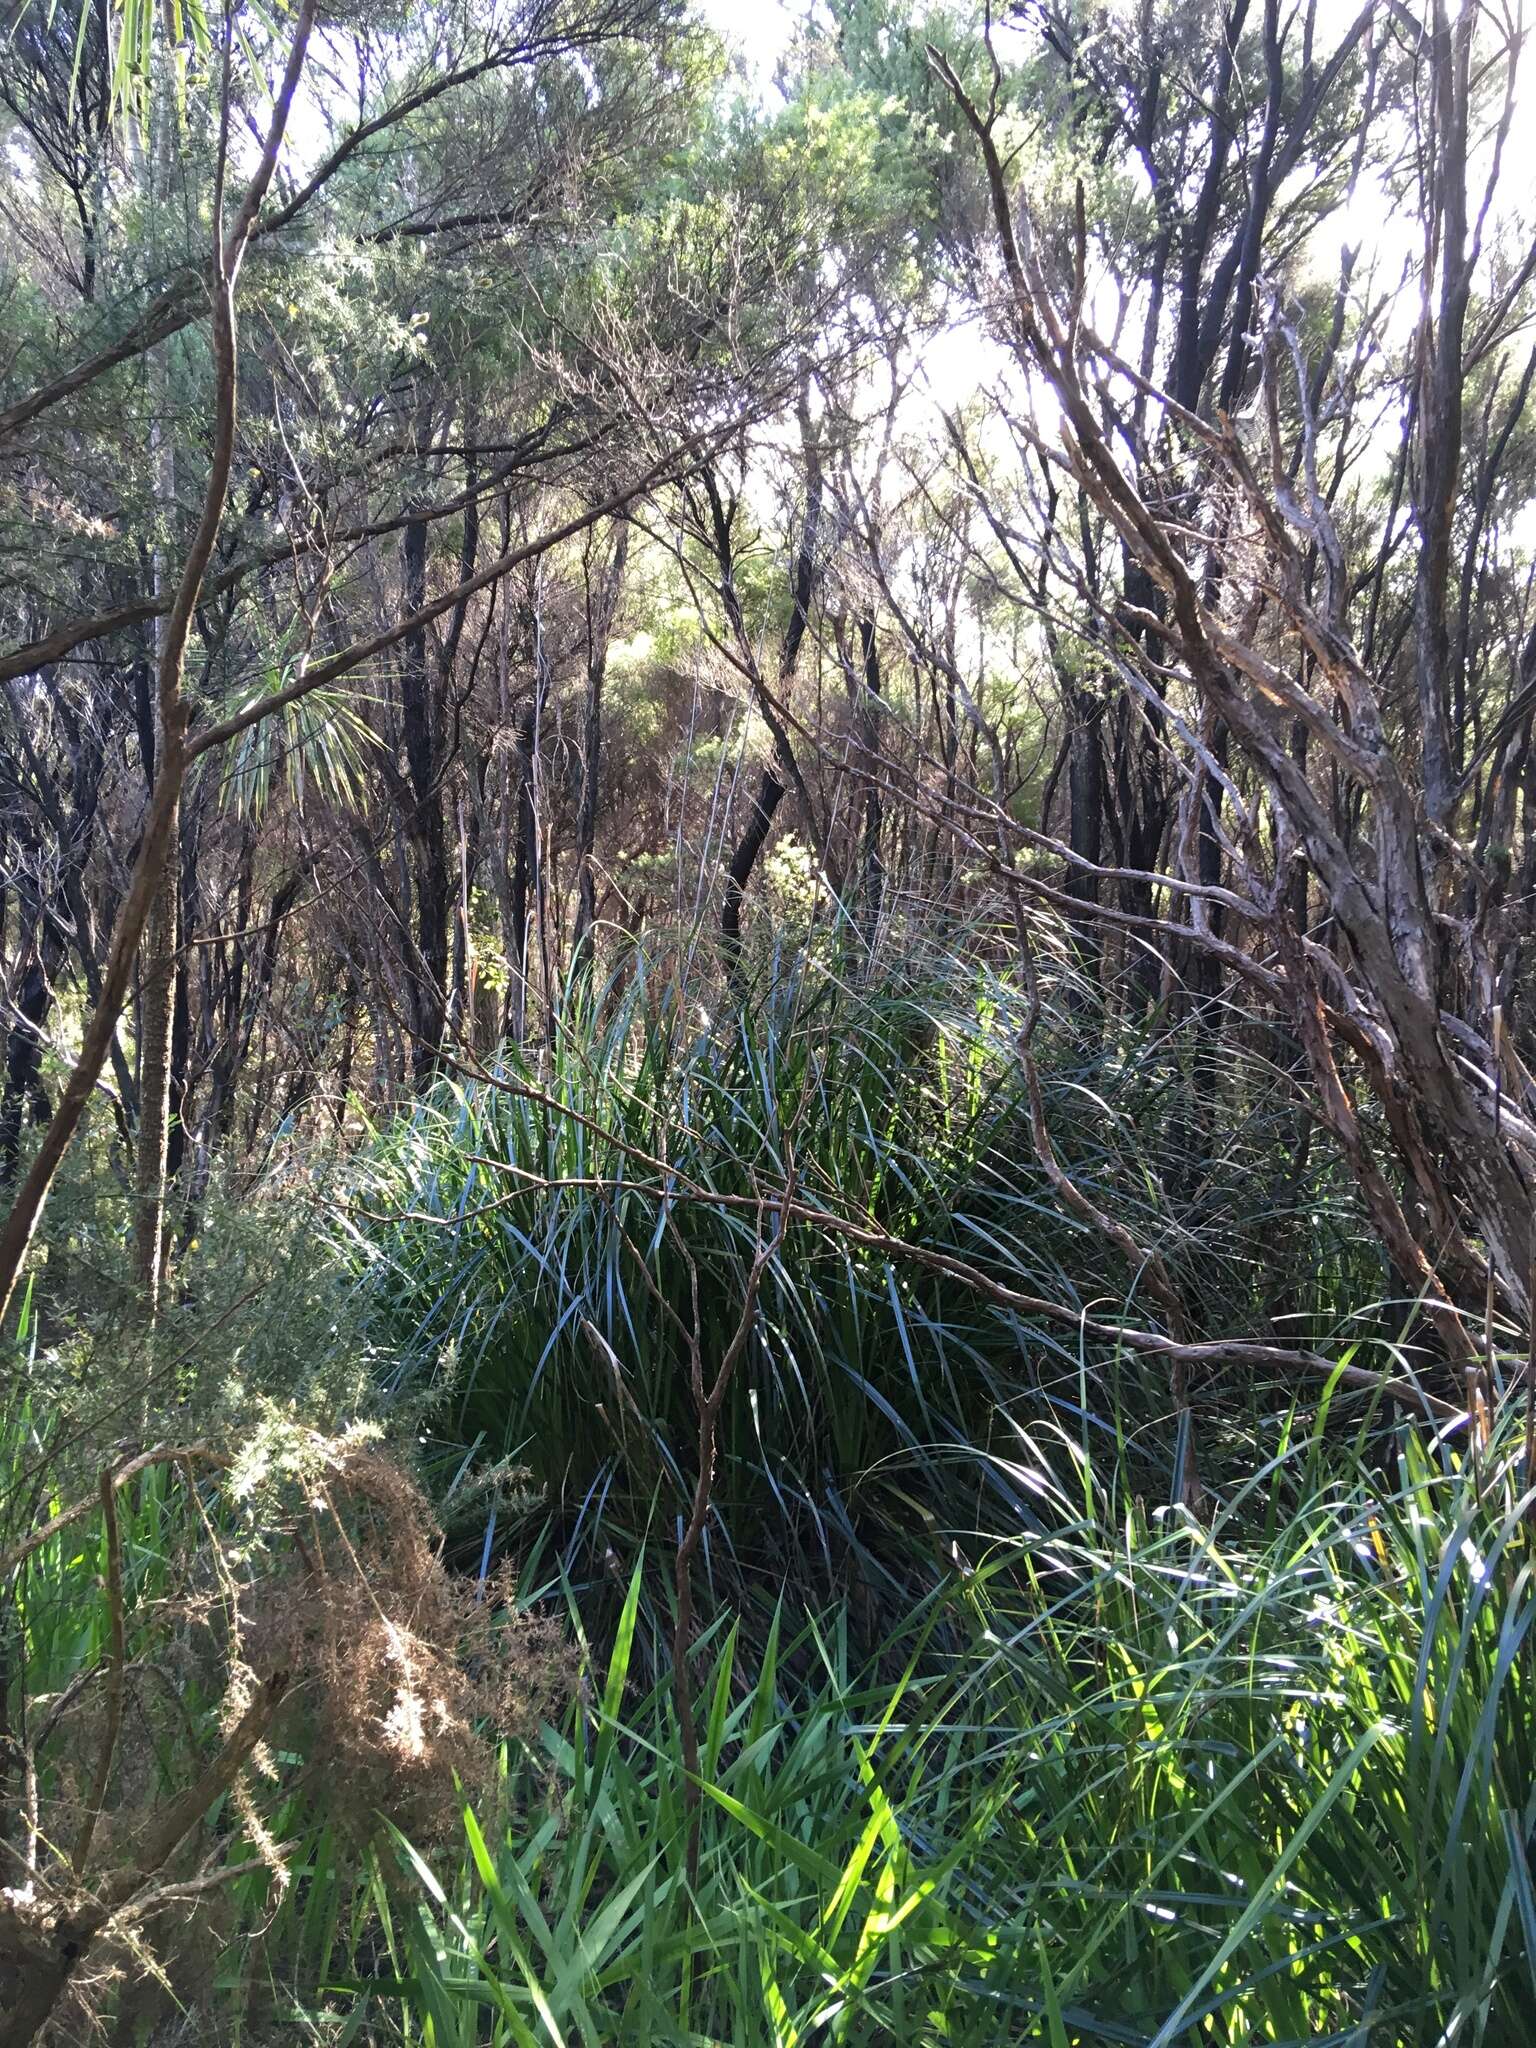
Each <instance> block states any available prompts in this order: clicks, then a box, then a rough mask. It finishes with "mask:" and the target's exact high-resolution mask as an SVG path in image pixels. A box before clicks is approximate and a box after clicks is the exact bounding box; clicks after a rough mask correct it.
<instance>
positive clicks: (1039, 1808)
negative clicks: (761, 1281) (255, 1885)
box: [308, 1417, 1536, 2048]
mask: <svg viewBox="0 0 1536 2048" xmlns="http://www.w3.org/2000/svg"><path fill="white" fill-rule="evenodd" d="M1339 1420H1340V1418H1338V1417H1334V1418H1332V1420H1328V1419H1324V1418H1320V1419H1319V1421H1318V1423H1317V1425H1316V1426H1315V1427H1314V1429H1312V1430H1311V1431H1309V1432H1306V1433H1302V1434H1299V1435H1298V1436H1295V1437H1289V1436H1288V1437H1286V1438H1284V1439H1283V1440H1282V1442H1281V1444H1280V1446H1279V1448H1278V1451H1277V1455H1276V1456H1275V1458H1274V1459H1273V1461H1272V1462H1271V1463H1270V1464H1269V1465H1268V1466H1267V1467H1266V1468H1265V1469H1263V1470H1262V1471H1260V1472H1259V1473H1258V1474H1256V1475H1255V1477H1254V1478H1253V1479H1252V1480H1251V1481H1250V1482H1249V1484H1248V1485H1247V1486H1246V1487H1244V1488H1242V1489H1240V1490H1239V1491H1237V1492H1236V1493H1235V1494H1234V1496H1233V1497H1232V1499H1231V1500H1230V1501H1229V1502H1228V1503H1227V1505H1226V1506H1225V1508H1224V1509H1223V1510H1222V1511H1221V1512H1220V1513H1219V1514H1218V1515H1217V1517H1216V1518H1215V1520H1214V1523H1213V1524H1212V1526H1211V1527H1210V1528H1209V1529H1201V1528H1198V1527H1195V1526H1193V1525H1191V1524H1189V1523H1187V1522H1186V1521H1184V1520H1182V1519H1181V1518H1177V1517H1165V1516H1162V1515H1154V1516H1152V1517H1150V1518H1149V1517H1148V1516H1147V1515H1146V1513H1145V1512H1144V1511H1143V1510H1142V1508H1141V1507H1140V1505H1139V1504H1138V1503H1137V1502H1135V1501H1134V1500H1130V1499H1127V1498H1125V1497H1124V1496H1123V1494H1122V1493H1121V1491H1120V1489H1119V1485H1118V1481H1117V1479H1116V1476H1115V1473H1114V1468H1113V1464H1112V1462H1110V1463H1106V1464H1105V1465H1103V1466H1100V1465H1098V1464H1097V1463H1096V1462H1095V1461H1093V1460H1091V1459H1089V1458H1086V1457H1080V1456H1078V1455H1077V1454H1076V1453H1075V1452H1074V1448H1073V1445H1072V1444H1071V1442H1070V1440H1069V1439H1067V1438H1065V1437H1062V1436H1058V1435H1056V1434H1055V1433H1054V1432H1053V1431H1051V1430H1050V1429H1049V1428H1048V1427H1047V1428H1043V1429H1039V1430H1036V1431H1033V1432H1021V1433H1020V1434H1019V1436H1018V1437H1017V1439H1016V1441H1015V1444H1014V1449H1013V1457H1012V1461H1011V1462H1012V1463H1013V1465H1014V1466H1015V1468H1016V1469H1017V1470H1018V1471H1019V1472H1021V1473H1027V1474H1028V1476H1029V1479H1030V1483H1031V1485H1032V1487H1033V1489H1034V1494H1035V1498H1036V1501H1037V1503H1038V1505H1039V1509H1040V1513H1041V1517H1042V1521H1043V1522H1045V1523H1046V1524H1047V1525H1048V1526H1047V1527H1046V1528H1045V1529H1044V1530H1043V1531H1042V1533H1041V1534H1040V1535H1038V1536H1036V1537H1034V1538H1031V1539H1027V1540H1020V1539H1017V1538H1011V1539H1008V1540H1006V1541H1003V1542H999V1543H996V1544H994V1545H992V1546H991V1547H990V1548H989V1550H988V1552H987V1555H986V1557H985V1560H984V1561H983V1562H982V1563H981V1564H980V1566H979V1568H977V1569H976V1570H974V1571H972V1572H969V1573H967V1574H966V1575H964V1576H963V1577H960V1578H958V1579H954V1580H951V1581H950V1582H949V1583H948V1584H946V1585H945V1586H944V1587H943V1588H942V1589H941V1590H939V1591H938V1592H937V1593H936V1594H935V1595H934V1596H933V1597H932V1599H931V1600H930V1601H928V1602H927V1603H925V1604H924V1605H923V1606H922V1607H921V1608H920V1609H919V1610H918V1611H917V1612H916V1613H914V1614H912V1615H911V1616H910V1617H908V1619H907V1620H906V1621H905V1622H904V1624H903V1625H902V1627H901V1628H900V1629H899V1630H898V1631H896V1632H895V1633H894V1634H893V1635H892V1636H891V1637H890V1638H889V1639H888V1640H887V1641H886V1642H885V1643H884V1644H883V1645H882V1649H881V1653H880V1655H879V1656H878V1657H877V1658H875V1659H874V1660H873V1661H871V1662H868V1663H865V1662H861V1661H860V1660H859V1659H858V1657H857V1656H856V1654H855V1653H854V1652H853V1651H852V1649H851V1648H850V1643H849V1638H848V1633H847V1629H846V1626H845V1623H844V1621H843V1620H842V1619H841V1618H839V1616H837V1615H836V1614H833V1615H829V1616H827V1617H826V1618H825V1619H824V1620H822V1621H821V1622H819V1623H816V1624H812V1625H809V1626H807V1627H806V1628H805V1629H804V1630H802V1631H800V1632H798V1633H795V1634H791V1633H789V1632H787V1631H782V1630H781V1629H780V1627H779V1625H778V1623H777V1622H775V1625H774V1627H773V1628H772V1630H771V1631H770V1634H769V1637H768V1640H767V1643H766V1646H765V1647H764V1648H763V1650H762V1651H761V1653H760V1654H759V1655H757V1656H756V1657H755V1658H754V1659H750V1660H749V1659H748V1657H747V1656H746V1654H745V1645H744V1641H743V1638H742V1636H741V1634H740V1633H739V1631H738V1630H736V1629H735V1628H733V1627H728V1626H727V1625H726V1624H725V1623H724V1622H722V1623H721V1624H720V1625H719V1627H718V1628H717V1629H716V1630H715V1631H714V1632H713V1633H712V1635H711V1636H710V1637H709V1638H708V1639H707V1640H706V1641H704V1642H702V1643H701V1644H700V1645H699V1646H698V1647H697V1649H696V1651H695V1659H694V1661H695V1666H696V1684H697V1691H698V1695H699V1697H700V1699H701V1701H702V1702H703V1703H704V1705H703V1727H702V1751H703V1770H702V1781H703V1782H702V1795H703V1796H702V1816H701V1827H702V1839H701V1855H700V1862H699V1877H698V1881H697V1884H696V1885H693V1886H690V1884H689V1883H688V1881H687V1876H686V1846H685V1845H686V1838H687V1830H688V1811H687V1807H686V1804H685V1800H684V1784H685V1775H686V1774H685V1772H684V1770H683V1767H682V1763H681V1759H680V1755H679V1746H678V1731H677V1727H676V1723H675V1717H674V1714H673V1709H672V1699H671V1694H670V1689H669V1687H668V1686H666V1685H661V1686H658V1687H657V1688H656V1689H654V1690H650V1691H647V1690H645V1689H644V1687H643V1685H642V1687H641V1689H640V1690H639V1691H638V1692H637V1691H636V1690H635V1678H636V1662H637V1655H638V1650H639V1644H640V1637H641V1636H642V1634H643V1631H644V1627H645V1622H644V1616H643V1610H642V1608H641V1606H640V1604H639V1602H638V1600H637V1597H636V1594H637V1586H635V1585H632V1586H631V1589H630V1596H629V1599H628V1600H627V1602H626V1604H625V1607H624V1611H623V1614H622V1616H621V1617H620V1619H619V1622H618V1625H617V1627H616V1630H615V1632H614V1635H613V1637H612V1640H611V1643H610V1644H609V1645H608V1646H607V1647H606V1648H605V1649H602V1650H599V1651H597V1652H596V1664H595V1668H594V1671H593V1674H592V1686H591V1693H590V1700H589V1704H588V1705H587V1707H586V1708H585V1709H584V1710H583V1711H582V1712H581V1714H580V1715H579V1717H578V1720H577V1723H576V1725H575V1726H574V1727H570V1726H567V1727H565V1728H562V1729H559V1730H555V1729H550V1730H548V1731H547V1732H546V1735H545V1737H544V1740H543V1742H542V1744H539V1745H535V1746H533V1747H530V1748H526V1749H525V1748H522V1747H514V1748H513V1749H511V1750H510V1751H509V1752H508V1756H507V1766H506V1785H505V1790H506V1793H507V1796H508V1798H509V1800H510V1801H512V1802H513V1806H514V1810H515V1812H516V1814H517V1816H518V1817H517V1819H516V1821H515V1823H514V1824H511V1825H508V1824H506V1823H503V1822H501V1821H499V1820H498V1817H497V1815H496V1814H495V1813H494V1812H493V1811H491V1810H487V1809H483V1808H482V1809H480V1810H473V1809H472V1810H468V1811H466V1813H465V1816H464V1827H465V1847H464V1851H463V1853H462V1856H461V1858H460V1859H459V1861H458V1862H457V1863H456V1864H450V1863H446V1862H444V1861H443V1860H442V1859H441V1858H435V1859H434V1858H429V1857H426V1856H423V1855H421V1854H419V1853H417V1852H416V1851H415V1850H414V1849H413V1848H412V1847H411V1845H410V1844H408V1843H406V1842H403V1841H402V1842H401V1843H400V1844H399V1847H398V1863H399V1867H400V1870H401V1871H402V1872H403V1873H404V1874H405V1875H406V1876H408V1877H410V1878H413V1879H414V1883H415V1892H414V1896H412V1895H411V1893H410V1892H406V1893H404V1894H402V1893H401V1892H400V1891H399V1890H390V1889H387V1888H386V1886H385V1884H384V1882H383V1878H384V1876H385V1873H386V1869H387V1867H388V1865H389V1863H390V1862H391V1861H392V1860H393V1859H390V1858H387V1857H386V1858H385V1859H383V1862H382V1863H381V1866H380V1873H379V1879H380V1881H379V1883H378V1884H377V1885H376V1887H375V1889H374V1891H373V1894H372V1897H371V1900H370V1905H371V1906H373V1907H375V1908H377V1910H378V1911H379V1912H380V1914H381V1917H382V1939H379V1938H378V1936H377V1935H375V1934H372V1933H370V1935H369V1936H368V1940H367V1943H366V1944H365V1943H361V1942H359V1941H358V1940H357V1938H356V1935H355V1933H354V1934H353V1935H352V1936H350V1937H349V1935H348V1933H347V1932H346V1929H347V1927H348V1916H347V1914H346V1912H345V1911H344V1910H342V1909H340V1907H339V1904H338V1903H337V1902H335V1901H333V1902H331V1903H329V1904H326V1905H323V1906H322V1905H320V1904H319V1903H318V1901H317V1900H315V1899H312V1900H311V1902H310V1906H309V1908H308V1910H309V1911H310V1913H312V1914H314V1915H316V1917H317V1918H323V1920H324V1923H325V1924H326V1925H328V1926H329V1927H330V1928H332V1929H333V1930H335V1947H334V1948H333V1950H332V1952H331V1954H330V1955H329V1957H328V1958H327V1961H328V1962H329V1965H330V1972H331V1974H330V1975H329V1977H328V1979H327V1980H326V1981H327V1988H328V1991H329V1995H330V1997H331V1999H332V2000H333V2001H336V2000H341V1999H344V1998H356V1999H357V2000H358V2001H359V2003H358V2005H356V2006H355V2007H354V2008H353V2016H354V2020H356V2021H357V2023H358V2024H371V2025H373V2026H375V2027H377V2029H378V2030H379V2038H381V2039H393V2038H401V2039H404V2040H408V2041H413V2042H416V2041H420V2042H426V2041H431V2042H432V2043H433V2044H434V2048H450V2044H451V2048H471V2044H474V2048H479V2044H483V2043H490V2044H495V2048H501V2044H512V2043H518V2044H524V2043H537V2044H539V2048H545V2044H549V2043H554V2042H557V2041H564V2042H571V2043H575V2042H580V2043H583V2044H590V2048H598V2044H603V2043H608V2042H613V2041H641V2040H643V2041H646V2042H648V2043H656V2044H658V2048H660V2044H667V2048H671V2044H679V2048H681V2044H683V2043H690V2044H691V2043H697V2042H702V2041H711V2042H729V2043H731V2044H732V2048H757V2044H759V2043H761V2044H763V2048H769V2044H771V2048H785V2044H789V2043H800V2042H810V2041H828V2042H848V2043H860V2044H863V2043H877V2042H881V2043H883V2042H887V2041H903V2042H912V2043H914V2044H919V2043H921V2044H934V2048H937V2044H939V2043H943V2044H954V2043H961V2044H969V2048H984V2044H991V2043H994V2042H997V2041H1002V2040H1018V2041H1025V2040H1028V2041H1036V2040H1038V2041H1041V2042H1049V2043H1051V2044H1053V2048H1055V2044H1071V2048H1088V2044H1090V2043H1100V2042H1138V2043H1142V2044H1147V2043H1153V2042H1155V2043H1157V2044H1159V2048H1161V2044H1171V2043H1173V2042H1177V2041H1183V2040H1188V2039H1195V2038H1198V2039H1200V2040H1203V2041H1212V2042H1221V2043H1229V2044H1234V2048H1235V2044H1238V2043H1246V2042H1249V2041H1255V2040H1263V2041H1267V2042H1272V2043H1287V2044H1294V2048H1301V2044H1303V2043H1309V2042H1317V2041H1336V2042H1339V2043H1343V2042H1345V2041H1364V2040H1367V2039H1378V2038H1379V2039H1381V2040H1390V2041H1391V2042H1393V2043H1394V2044H1400V2048H1409V2044H1424V2048H1428V2044H1430V2043H1441V2042H1447V2041H1450V2040H1453V2039H1454V2040H1465V2041H1468V2042H1484V2043H1488V2044H1498V2048H1510V2044H1513V2043H1515V2042H1518V2041H1521V2040H1523V2039H1524V2038H1525V2032H1524V2026H1525V2019H1526V2016H1528V2014H1529V2012H1530V2010H1531V2005H1532V1999H1533V1996H1536V1914H1533V1913H1532V1910H1531V1899H1532V1888H1531V1874H1530V1867H1529V1854H1530V1843H1531V1838H1532V1830H1533V1824H1536V1799H1533V1795H1532V1793H1531V1784H1532V1776H1533V1772H1532V1766H1533V1763H1536V1758H1533V1755H1532V1744H1533V1735H1532V1730H1533V1728H1536V1717H1533V1702H1532V1699H1531V1697H1530V1692H1531V1684H1532V1669H1533V1667H1532V1663H1531V1659H1530V1656H1529V1644H1528V1643H1527V1642H1526V1640H1525V1638H1526V1636H1527V1633H1528V1631H1529V1629H1530V1626H1531V1623H1532V1620H1533V1618H1536V1605H1533V1596H1532V1584H1531V1532H1530V1522H1529V1509H1528V1506H1527V1504H1526V1503H1525V1502H1523V1501H1522V1499H1521V1494H1520V1480H1519V1477H1518V1466H1519V1451H1518V1445H1517V1443H1516V1442H1515V1441H1514V1436H1515V1434H1517V1433H1511V1435H1510V1436H1509V1437H1507V1438H1506V1439H1505V1440H1504V1442H1503V1443H1502V1444H1501V1445H1499V1446H1497V1447H1495V1448H1494V1449H1493V1450H1492V1451H1491V1452H1489V1453H1487V1454H1485V1456H1484V1457H1483V1459H1482V1460H1481V1461H1480V1466H1479V1469H1476V1470H1474V1469H1473V1467H1472V1465H1471V1464H1470V1463H1469V1462H1468V1461H1465V1460H1463V1459H1462V1458H1461V1457H1459V1456H1458V1455H1456V1454H1454V1453H1452V1452H1451V1451H1450V1450H1449V1448H1448V1447H1446V1446H1444V1445H1441V1446H1435V1447H1430V1446H1426V1445H1425V1444H1424V1443H1423V1442H1422V1441H1421V1440H1420V1439H1419V1438H1418V1437H1417V1436H1416V1435H1414V1434H1413V1433H1412V1432H1410V1431H1404V1432H1403V1433H1402V1434H1401V1435H1400V1436H1398V1438H1397V1439H1396V1441H1395V1444H1394V1446H1393V1454H1392V1456H1391V1457H1390V1458H1389V1460H1388V1466H1387V1471H1388V1474H1389V1475H1390V1476H1384V1475H1383V1473H1382V1472H1381V1471H1380V1470H1379V1469H1377V1470H1373V1469H1372V1468H1371V1467H1370V1466H1369V1465H1368V1464H1367V1463H1366V1462H1364V1461H1362V1460H1361V1459H1360V1458H1358V1457H1357V1456H1356V1455H1354V1454H1352V1453H1351V1452H1350V1450H1349V1448H1348V1445H1347V1443H1340V1442H1338V1441H1337V1431H1338V1428H1339ZM1062 1470H1065V1471H1067V1472H1068V1473H1070V1474H1071V1478H1070V1481H1069V1482H1068V1483H1067V1484H1066V1485H1062V1484H1060V1483H1059V1482H1058V1481H1057V1480H1056V1479H1055V1478H1054V1477H1053V1476H1052V1475H1053V1473H1055V1472H1059V1471H1062ZM321 1896H322V1897H323V1896H324V1887H323V1886H322V1887H321ZM351 1925H352V1927H353V1928H354V1929H356V1928H357V1927H358V1925H359V1922H358V1921H357V1920H356V1919H354V1920H353V1921H352V1922H351Z"/></svg>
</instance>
